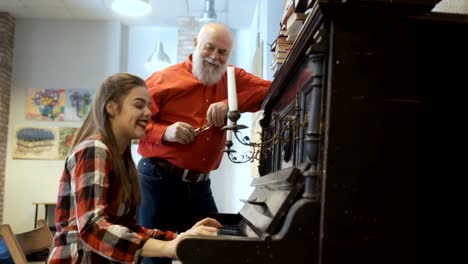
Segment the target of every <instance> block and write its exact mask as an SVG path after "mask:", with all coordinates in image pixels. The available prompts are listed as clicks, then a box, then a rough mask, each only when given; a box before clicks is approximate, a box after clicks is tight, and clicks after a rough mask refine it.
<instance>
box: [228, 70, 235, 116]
mask: <svg viewBox="0 0 468 264" xmlns="http://www.w3.org/2000/svg"><path fill="white" fill-rule="evenodd" d="M227 79H228V103H229V111H237V89H236V73H235V71H234V67H227Z"/></svg>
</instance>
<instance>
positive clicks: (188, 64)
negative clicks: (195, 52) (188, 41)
mask: <svg viewBox="0 0 468 264" xmlns="http://www.w3.org/2000/svg"><path fill="white" fill-rule="evenodd" d="M184 64H185V66H186V67H187V68H188V69H189V70H190V72H192V54H190V55H188V57H187V59H185V61H184Z"/></svg>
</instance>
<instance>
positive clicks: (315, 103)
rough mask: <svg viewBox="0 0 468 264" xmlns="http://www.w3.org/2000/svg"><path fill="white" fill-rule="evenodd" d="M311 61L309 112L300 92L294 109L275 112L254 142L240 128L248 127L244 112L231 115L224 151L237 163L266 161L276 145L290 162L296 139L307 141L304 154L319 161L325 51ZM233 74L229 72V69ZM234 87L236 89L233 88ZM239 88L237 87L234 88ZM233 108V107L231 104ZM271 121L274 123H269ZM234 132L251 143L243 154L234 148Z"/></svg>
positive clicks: (240, 138) (233, 112) (224, 128)
mask: <svg viewBox="0 0 468 264" xmlns="http://www.w3.org/2000/svg"><path fill="white" fill-rule="evenodd" d="M309 58H310V61H309V65H308V67H310V68H309V69H310V70H311V72H312V73H313V74H312V76H311V77H312V78H311V83H310V87H311V91H310V106H308V107H307V108H308V109H307V112H305V111H304V109H302V107H304V106H302V107H301V100H300V98H299V97H300V95H299V94H297V95H296V100H295V105H294V109H293V111H291V113H290V114H289V115H286V116H283V117H280V115H279V114H273V115H272V120H267V121H266V122H265V121H264V120H262V121H261V122H265V124H262V132H261V139H262V140H261V142H252V141H251V140H250V138H249V137H248V136H242V133H241V132H240V131H239V130H241V129H244V128H247V126H245V125H240V124H237V120H239V118H240V116H241V114H240V112H239V111H237V108H235V110H234V111H231V110H230V111H229V112H228V114H227V117H228V124H227V125H226V126H224V127H223V128H222V129H223V130H227V132H226V133H227V137H226V148H225V150H224V152H225V153H226V154H227V156H228V158H229V160H230V161H231V162H233V163H245V162H248V161H250V162H253V161H254V160H258V161H262V160H265V159H268V158H271V154H272V152H273V150H274V148H275V147H281V151H282V152H283V159H284V160H285V161H286V162H288V161H289V160H290V158H291V156H292V155H293V153H292V152H293V149H294V148H293V146H294V144H295V143H296V142H300V141H303V142H304V153H305V154H306V156H307V158H308V159H309V160H310V161H317V159H318V158H317V157H318V146H319V142H320V130H321V121H320V120H321V109H322V103H323V102H322V89H323V80H322V78H323V60H324V55H323V54H322V53H313V54H311V55H309ZM228 73H229V72H228ZM229 87H230V78H229V75H228V89H229ZM231 89H233V88H231ZM234 89H235V88H234ZM230 109H231V107H230ZM268 124H273V125H272V126H269V125H268ZM232 134H234V136H235V138H236V139H237V141H238V142H239V143H241V144H242V145H245V146H249V147H250V150H249V151H246V152H245V153H244V154H242V155H240V156H236V151H235V150H233V149H231V147H232V145H233V143H232Z"/></svg>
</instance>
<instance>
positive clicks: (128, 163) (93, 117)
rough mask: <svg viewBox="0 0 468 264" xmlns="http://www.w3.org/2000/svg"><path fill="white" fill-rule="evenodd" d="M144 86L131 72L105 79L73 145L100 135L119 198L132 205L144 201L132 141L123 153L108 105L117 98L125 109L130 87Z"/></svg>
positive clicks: (117, 102) (120, 106) (137, 204)
mask: <svg viewBox="0 0 468 264" xmlns="http://www.w3.org/2000/svg"><path fill="white" fill-rule="evenodd" d="M141 86H143V87H146V84H145V81H144V80H142V79H141V78H140V77H138V76H135V75H132V74H129V73H117V74H114V75H111V76H109V77H108V78H107V79H106V80H104V82H103V83H102V84H101V87H100V89H99V90H98V91H97V93H96V95H95V97H94V101H93V105H92V106H91V109H90V112H89V113H88V116H87V117H86V119H85V120H84V122H83V125H82V126H81V128H80V129H79V130H78V133H77V135H76V137H75V141H74V142H73V146H72V147H71V148H70V149H73V148H74V147H75V146H76V145H77V144H79V143H80V142H82V141H84V140H87V139H90V138H95V137H100V138H101V140H102V141H103V142H104V144H106V146H107V147H108V148H109V151H110V154H111V159H112V170H113V172H114V175H115V177H116V180H117V184H119V190H120V193H119V195H118V196H117V201H118V202H120V203H122V202H123V203H125V204H126V205H127V206H129V207H133V206H135V207H137V206H139V205H140V202H141V194H140V184H139V180H138V174H137V170H136V168H135V164H134V162H133V159H132V155H131V150H130V142H128V146H127V147H126V148H125V151H124V153H123V154H120V153H119V150H118V147H117V141H116V139H115V136H114V133H113V132H112V126H111V122H110V115H109V113H108V112H107V110H106V105H107V103H109V102H115V103H116V104H117V105H118V107H119V110H121V109H122V102H123V99H124V98H125V97H126V96H127V95H128V94H129V92H130V90H132V89H133V88H136V87H141Z"/></svg>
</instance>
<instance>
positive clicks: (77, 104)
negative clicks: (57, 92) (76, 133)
mask: <svg viewBox="0 0 468 264" xmlns="http://www.w3.org/2000/svg"><path fill="white" fill-rule="evenodd" d="M92 101H93V93H92V92H91V91H86V90H68V91H67V100H66V103H65V120H67V121H83V120H84V119H85V117H86V116H87V115H88V112H89V108H90V107H91V103H92Z"/></svg>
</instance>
